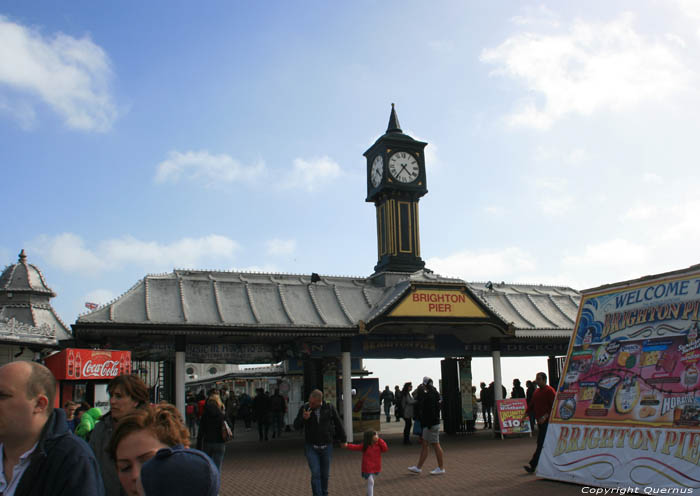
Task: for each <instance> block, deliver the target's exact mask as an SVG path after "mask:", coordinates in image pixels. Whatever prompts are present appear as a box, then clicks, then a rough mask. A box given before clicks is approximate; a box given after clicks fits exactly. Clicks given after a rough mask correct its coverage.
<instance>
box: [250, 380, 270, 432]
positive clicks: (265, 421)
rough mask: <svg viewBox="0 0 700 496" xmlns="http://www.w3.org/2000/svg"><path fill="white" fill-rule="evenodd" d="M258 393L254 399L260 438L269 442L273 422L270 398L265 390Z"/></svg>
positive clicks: (259, 389)
mask: <svg viewBox="0 0 700 496" xmlns="http://www.w3.org/2000/svg"><path fill="white" fill-rule="evenodd" d="M256 393H257V394H256V395H255V398H254V399H253V412H254V413H255V421H256V422H257V423H258V438H259V439H260V441H263V440H265V441H267V440H268V434H269V433H270V423H271V422H272V411H271V409H270V397H269V396H268V395H267V393H266V392H265V390H264V389H263V388H258V389H257V390H256ZM263 436H264V437H263Z"/></svg>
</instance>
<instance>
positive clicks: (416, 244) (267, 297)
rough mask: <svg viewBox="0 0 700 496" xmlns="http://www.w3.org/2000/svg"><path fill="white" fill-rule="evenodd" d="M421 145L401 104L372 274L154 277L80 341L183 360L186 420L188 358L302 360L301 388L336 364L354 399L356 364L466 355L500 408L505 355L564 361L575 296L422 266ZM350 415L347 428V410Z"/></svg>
mask: <svg viewBox="0 0 700 496" xmlns="http://www.w3.org/2000/svg"><path fill="white" fill-rule="evenodd" d="M426 146H427V143H424V142H420V141H417V140H414V139H413V138H412V137H410V136H408V135H406V134H404V133H403V131H402V130H401V126H400V125H399V120H398V116H397V115H396V111H395V109H394V108H393V105H392V110H391V115H390V117H389V125H388V126H387V130H386V132H385V133H384V135H382V136H380V137H379V138H378V139H377V140H376V141H375V143H374V144H373V145H372V146H370V148H369V149H367V151H365V153H364V157H365V158H366V164H367V196H366V198H365V201H366V202H370V203H373V204H374V207H375V211H376V227H377V230H376V232H377V262H376V265H375V267H374V273H373V274H372V275H371V276H369V277H334V276H333V277H331V276H322V275H318V274H311V275H289V274H255V273H243V272H223V271H196V270H175V271H173V272H172V273H168V274H161V275H148V276H146V277H144V278H143V279H142V280H141V281H139V282H138V283H137V284H136V285H134V286H133V287H132V288H131V289H130V290H129V291H127V292H126V293H125V294H123V295H122V296H121V297H119V298H118V299H117V300H115V301H113V302H112V303H110V304H108V305H105V306H102V307H101V308H98V309H97V310H95V311H93V312H91V313H89V314H87V315H84V316H81V317H80V318H79V319H78V321H77V322H76V323H75V324H74V325H73V330H74V335H75V338H76V339H77V340H78V344H79V345H96V346H100V347H104V348H112V349H127V350H130V351H131V352H132V356H133V357H134V358H135V359H137V360H174V361H175V369H176V373H175V379H176V387H175V391H176V403H177V405H178V408H180V409H181V410H184V377H185V361H190V362H210V363H211V362H214V363H216V362H219V363H272V362H280V361H283V360H287V359H295V360H302V362H303V363H304V364H305V365H304V376H305V383H306V382H308V384H309V385H313V386H316V387H318V386H321V385H325V382H326V375H327V374H326V373H325V372H319V370H323V371H326V370H328V368H327V364H328V363H329V362H332V361H333V360H336V359H337V358H338V357H339V356H340V357H342V371H339V373H340V374H341V375H342V377H343V395H345V397H349V396H350V394H351V385H350V375H351V372H350V357H351V356H354V357H356V358H429V357H442V358H445V357H448V358H461V359H462V360H461V362H460V363H461V364H462V365H460V367H461V368H460V370H461V371H466V370H467V367H466V365H465V364H468V363H469V360H470V357H474V356H491V357H492V358H493V363H494V382H495V386H496V387H495V392H496V393H495V394H496V399H499V396H500V394H501V393H500V391H501V388H500V386H501V384H500V382H501V377H500V375H501V374H500V357H501V356H549V357H551V358H552V360H550V364H551V363H552V362H553V361H554V360H553V357H554V356H555V355H564V354H566V350H567V345H568V342H569V338H570V336H571V334H572V331H573V326H574V321H575V319H576V314H577V310H578V304H579V300H580V296H579V293H578V292H577V291H575V290H573V289H570V288H566V287H554V286H543V285H516V284H505V283H501V284H496V283H491V282H486V283H470V282H466V281H464V280H462V279H454V278H449V277H443V276H439V275H437V274H434V273H433V272H432V271H431V270H429V269H428V268H426V267H425V262H424V261H423V260H422V258H421V253H420V232H419V221H418V219H419V200H420V199H421V198H422V197H423V196H424V195H426V194H427V192H428V189H427V173H426V168H425V167H426V164H425V154H424V149H425V147H426ZM324 363H325V364H324ZM331 365H332V363H331ZM311 369H313V371H312V370H311ZM333 370H335V369H333ZM551 371H552V367H551V366H550V376H552V375H553V374H551ZM312 372H313V373H312ZM453 372H454V373H453ZM453 372H450V374H452V375H453V377H457V372H456V368H454V371H453ZM334 373H335V372H334ZM460 373H462V372H460ZM307 376H308V379H309V380H308V381H307ZM464 377H465V380H467V379H468V381H469V382H470V381H471V379H470V376H469V375H465V376H464ZM444 378H445V372H444V369H443V379H444ZM178 381H179V383H178ZM329 382H332V379H331V378H329ZM453 382H454V381H453ZM448 383H449V381H448ZM457 383H459V384H460V387H466V385H465V381H461V382H460V381H457V382H455V384H457ZM444 384H445V381H444V380H443V385H444ZM450 384H452V383H450ZM448 385H449V384H448ZM333 387H335V386H333ZM450 387H451V386H450ZM178 395H179V396H178ZM343 408H348V410H347V411H344V412H343V415H344V418H345V421H346V422H349V419H350V418H351V411H350V410H349V408H350V404H349V402H346V404H345V405H343ZM346 429H347V424H346ZM350 429H351V426H350Z"/></svg>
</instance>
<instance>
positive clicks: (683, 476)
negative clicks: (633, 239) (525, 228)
mask: <svg viewBox="0 0 700 496" xmlns="http://www.w3.org/2000/svg"><path fill="white" fill-rule="evenodd" d="M693 269H694V270H693ZM699 311H700V271H699V270H698V268H697V267H695V268H691V269H688V270H685V271H678V272H673V273H669V274H662V275H660V276H654V277H647V278H643V279H639V280H636V281H629V282H626V283H620V284H616V285H611V286H606V287H603V288H599V289H598V290H591V291H588V292H584V293H583V295H582V300H581V307H580V308H579V316H578V319H577V322H576V327H575V329H574V335H573V336H572V340H571V343H570V346H569V353H568V357H567V362H566V365H565V367H564V371H563V374H562V378H561V382H560V385H559V390H558V392H557V397H556V400H555V402H554V407H553V411H552V417H551V418H552V420H551V422H550V425H549V428H548V430H547V437H546V440H545V445H544V449H543V451H542V457H541V458H540V463H539V465H538V469H537V474H538V475H540V476H543V477H549V478H553V479H559V480H566V481H571V482H578V483H581V484H589V485H597V486H603V487H649V488H678V487H682V488H687V489H691V488H692V489H700V468H698V462H699V460H700V447H699V445H700V393H699V391H700V385H699V384H698V361H699V360H700V340H699V339H698V319H699ZM640 491H641V490H640Z"/></svg>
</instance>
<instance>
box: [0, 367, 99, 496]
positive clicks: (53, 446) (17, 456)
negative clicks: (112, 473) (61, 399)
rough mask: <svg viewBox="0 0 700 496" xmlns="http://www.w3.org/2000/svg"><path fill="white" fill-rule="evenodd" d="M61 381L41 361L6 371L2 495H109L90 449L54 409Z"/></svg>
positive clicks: (0, 386) (1, 387) (1, 400)
mask: <svg viewBox="0 0 700 496" xmlns="http://www.w3.org/2000/svg"><path fill="white" fill-rule="evenodd" d="M55 396H56V379H55V378H54V376H53V374H52V373H51V371H50V370H49V369H47V368H46V367H44V366H43V365H40V364H38V363H35V362H12V363H8V364H7V365H4V366H2V367H0V458H2V461H3V471H2V473H1V474H0V493H2V494H14V495H15V496H35V495H36V496H40V495H46V494H51V495H57V496H81V495H84V496H89V495H97V496H104V494H105V489H104V485H103V483H102V477H101V475H100V469H99V467H98V466H97V460H95V456H94V455H93V453H92V450H91V449H90V447H89V446H88V445H87V443H85V441H83V440H82V439H80V438H78V437H77V436H74V435H73V434H72V433H71V432H69V431H68V426H67V424H66V414H65V412H64V411H63V410H61V409H60V408H54V400H55Z"/></svg>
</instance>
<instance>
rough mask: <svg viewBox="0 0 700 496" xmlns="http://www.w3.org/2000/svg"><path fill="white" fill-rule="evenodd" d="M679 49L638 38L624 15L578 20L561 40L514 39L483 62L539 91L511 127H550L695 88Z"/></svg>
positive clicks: (516, 113) (527, 36)
mask: <svg viewBox="0 0 700 496" xmlns="http://www.w3.org/2000/svg"><path fill="white" fill-rule="evenodd" d="M678 50H679V47H678V45H677V43H676V42H675V41H674V42H669V41H668V40H666V39H648V38H646V37H644V36H642V35H640V34H639V33H637V32H636V31H635V29H634V27H633V16H632V15H629V14H626V15H623V16H621V17H620V18H619V19H617V20H615V21H612V22H608V23H587V22H583V21H576V22H574V23H573V24H572V25H571V26H570V27H569V29H568V32H566V33H563V34H539V33H534V32H522V33H519V34H515V35H513V36H511V37H510V38H508V39H506V40H505V41H504V42H503V43H501V44H500V45H499V46H497V47H496V48H492V49H486V50H484V51H483V52H482V54H481V60H482V61H483V62H485V63H491V64H495V65H497V67H498V68H497V69H496V71H495V73H497V74H501V75H504V76H507V77H510V78H513V79H515V80H516V81H519V82H521V83H522V84H523V85H524V86H525V87H526V88H527V90H528V91H530V92H531V93H533V97H528V98H525V99H522V100H521V101H520V102H519V103H518V104H517V105H516V106H517V108H516V109H515V111H514V112H513V113H512V114H511V115H510V116H508V117H507V122H508V123H509V124H510V125H513V126H526V127H531V128H535V129H548V128H549V127H551V125H552V124H553V123H554V122H555V121H557V120H558V119H561V118H562V117H564V116H566V115H569V114H578V115H584V116H588V115H591V114H593V113H594V112H597V111H601V110H610V111H621V110H626V109H630V108H634V107H636V106H638V105H640V104H642V103H645V102H647V101H652V100H655V101H663V100H665V99H667V98H671V97H673V96H675V95H676V94H677V93H678V92H680V91H683V90H686V89H689V88H690V87H692V84H691V80H692V79H693V77H694V76H693V74H692V73H691V71H690V70H689V69H688V68H687V67H685V66H684V64H683V60H682V59H681V57H680V55H679V52H678ZM534 95H538V96H539V97H540V98H541V99H542V100H541V102H540V101H537V102H536V101H535V98H534Z"/></svg>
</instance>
